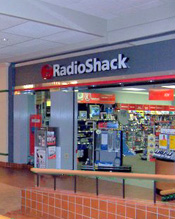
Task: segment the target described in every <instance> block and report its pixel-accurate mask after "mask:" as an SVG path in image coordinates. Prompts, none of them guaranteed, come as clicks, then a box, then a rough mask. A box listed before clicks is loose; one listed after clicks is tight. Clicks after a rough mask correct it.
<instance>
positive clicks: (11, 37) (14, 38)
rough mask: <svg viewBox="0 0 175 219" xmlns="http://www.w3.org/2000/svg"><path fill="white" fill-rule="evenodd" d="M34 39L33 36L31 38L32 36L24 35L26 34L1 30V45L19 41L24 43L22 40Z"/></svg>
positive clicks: (13, 43)
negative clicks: (15, 33) (20, 34)
mask: <svg viewBox="0 0 175 219" xmlns="http://www.w3.org/2000/svg"><path fill="white" fill-rule="evenodd" d="M4 39H6V40H4ZM32 39H33V38H30V37H24V36H18V35H14V34H9V33H3V32H0V46H11V45H16V44H18V43H22V42H25V41H29V40H32ZM16 46H17V45H16Z"/></svg>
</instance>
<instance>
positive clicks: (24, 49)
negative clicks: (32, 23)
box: [0, 39, 63, 56]
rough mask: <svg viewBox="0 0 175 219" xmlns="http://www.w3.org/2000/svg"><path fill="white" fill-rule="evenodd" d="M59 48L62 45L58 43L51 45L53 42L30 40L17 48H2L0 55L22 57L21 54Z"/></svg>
mask: <svg viewBox="0 0 175 219" xmlns="http://www.w3.org/2000/svg"><path fill="white" fill-rule="evenodd" d="M61 46H63V45H62V44H59V43H53V42H48V41H45V40H40V39H35V40H30V41H27V42H24V43H20V44H18V46H15V45H14V46H10V47H6V48H2V49H1V50H0V53H1V52H2V53H3V54H8V53H10V54H11V56H12V55H23V54H29V53H34V52H39V51H43V50H47V49H51V48H56V47H61Z"/></svg>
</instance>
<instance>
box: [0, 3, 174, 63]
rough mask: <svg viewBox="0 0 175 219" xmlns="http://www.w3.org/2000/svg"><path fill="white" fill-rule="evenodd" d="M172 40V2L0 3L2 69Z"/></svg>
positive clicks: (0, 58) (0, 56)
mask: <svg viewBox="0 0 175 219" xmlns="http://www.w3.org/2000/svg"><path fill="white" fill-rule="evenodd" d="M174 38H175V1H174V0H146V1H145V0H127V1H126V0H15V1H14V0H13V1H11V0H0V63H2V62H21V61H24V60H30V59H35V58H39V57H45V56H51V55H54V54H63V53H66V52H69V51H77V50H81V49H87V48H90V47H98V46H102V45H110V44H115V43H116V44H117V45H118V47H129V46H133V45H140V44H145V43H150V42H156V41H161V40H166V39H174Z"/></svg>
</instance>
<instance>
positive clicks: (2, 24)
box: [0, 14, 27, 30]
mask: <svg viewBox="0 0 175 219" xmlns="http://www.w3.org/2000/svg"><path fill="white" fill-rule="evenodd" d="M25 22H27V21H26V20H24V19H19V18H15V17H10V16H6V15H1V14H0V30H5V29H8V28H10V27H14V26H16V25H19V24H23V23H25Z"/></svg>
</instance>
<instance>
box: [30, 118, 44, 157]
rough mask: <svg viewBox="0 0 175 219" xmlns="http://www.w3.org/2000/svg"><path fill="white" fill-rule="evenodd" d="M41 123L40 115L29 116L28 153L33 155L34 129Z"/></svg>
mask: <svg viewBox="0 0 175 219" xmlns="http://www.w3.org/2000/svg"><path fill="white" fill-rule="evenodd" d="M41 124H42V118H41V115H31V116H30V155H32V156H33V155H34V146H35V129H36V128H40V127H41Z"/></svg>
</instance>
